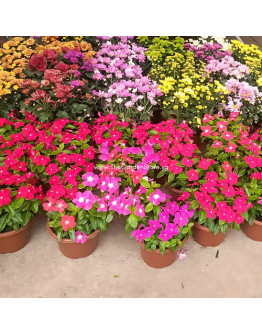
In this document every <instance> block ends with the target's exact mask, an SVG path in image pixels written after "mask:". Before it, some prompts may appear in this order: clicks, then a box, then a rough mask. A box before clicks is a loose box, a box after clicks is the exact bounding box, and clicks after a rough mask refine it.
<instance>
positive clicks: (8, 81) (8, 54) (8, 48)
mask: <svg viewBox="0 0 262 334" xmlns="http://www.w3.org/2000/svg"><path fill="white" fill-rule="evenodd" d="M58 37H59V36H43V37H42V41H43V42H44V45H40V44H36V42H35V40H34V39H33V38H29V39H27V40H25V39H23V38H22V37H14V38H13V39H11V40H9V41H8V42H6V43H4V44H3V48H0V98H1V97H2V96H4V95H7V94H11V93H12V92H14V91H16V90H17V89H18V88H19V85H20V83H21V82H22V81H23V78H25V77H26V76H25V74H24V73H23V69H24V67H25V66H26V65H27V64H28V62H29V59H30V57H31V55H32V54H33V53H40V54H42V53H43V52H44V50H46V49H54V50H55V51H56V52H57V54H60V53H61V52H62V48H63V47H67V48H68V49H70V50H72V49H74V48H76V47H77V48H79V49H80V50H81V51H82V52H83V53H84V54H85V60H89V59H91V58H92V57H93V56H94V55H95V54H96V52H95V51H94V50H93V48H92V45H91V44H90V43H87V42H86V41H81V40H82V36H79V37H76V38H75V40H73V41H69V42H60V41H58V40H57V38H58Z"/></svg>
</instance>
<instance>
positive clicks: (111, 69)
mask: <svg viewBox="0 0 262 334" xmlns="http://www.w3.org/2000/svg"><path fill="white" fill-rule="evenodd" d="M98 37H100V39H101V40H102V41H103V42H104V43H102V44H101V48H100V50H99V51H98V53H97V55H96V56H95V57H94V58H93V59H91V60H90V61H89V62H90V66H92V68H93V69H94V75H93V77H92V78H93V79H94V80H96V84H95V87H94V88H95V89H94V90H93V94H94V95H95V96H96V99H98V100H99V102H101V108H102V110H103V112H104V113H105V114H108V113H111V112H113V113H114V114H115V115H117V116H118V117H119V119H121V120H124V121H130V119H131V118H132V119H134V120H135V121H136V122H138V123H141V122H144V121H147V120H149V119H150V117H151V116H152V115H153V107H154V106H155V105H157V100H158V97H159V96H161V95H162V92H161V91H160V89H158V83H157V82H155V81H151V80H150V79H149V78H148V77H147V76H144V75H143V70H142V68H141V66H140V64H143V63H144V62H145V59H146V57H145V55H144V51H145V50H146V49H145V48H143V47H139V46H138V45H137V44H136V43H134V42H133V41H132V36H123V37H121V42H118V43H116V44H113V43H111V38H109V37H108V38H107V37H106V36H98Z"/></svg>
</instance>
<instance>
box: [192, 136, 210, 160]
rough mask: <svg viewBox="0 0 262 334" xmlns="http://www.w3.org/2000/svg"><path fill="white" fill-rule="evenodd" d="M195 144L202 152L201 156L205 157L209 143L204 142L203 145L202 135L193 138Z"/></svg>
mask: <svg viewBox="0 0 262 334" xmlns="http://www.w3.org/2000/svg"><path fill="white" fill-rule="evenodd" d="M193 140H194V143H195V144H196V145H197V146H198V148H199V150H200V151H201V154H200V155H201V156H204V155H205V153H206V147H207V142H206V141H204V142H203V143H201V137H200V135H195V136H193Z"/></svg>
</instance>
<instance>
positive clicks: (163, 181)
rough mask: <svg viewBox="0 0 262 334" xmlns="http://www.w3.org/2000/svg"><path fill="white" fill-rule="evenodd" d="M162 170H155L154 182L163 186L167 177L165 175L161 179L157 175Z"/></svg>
mask: <svg viewBox="0 0 262 334" xmlns="http://www.w3.org/2000/svg"><path fill="white" fill-rule="evenodd" d="M161 170H162V169H155V170H154V181H155V182H156V183H158V184H161V186H162V185H163V184H164V183H165V182H166V176H165V175H163V176H161V177H159V178H157V175H158V173H159V172H161Z"/></svg>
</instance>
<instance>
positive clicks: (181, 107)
mask: <svg viewBox="0 0 262 334" xmlns="http://www.w3.org/2000/svg"><path fill="white" fill-rule="evenodd" d="M261 59H262V52H261V51H260V50H259V49H258V48H257V47H256V46H255V45H251V46H249V45H245V44H243V43H240V42H239V41H231V42H228V41H227V40H226V39H225V37H224V36H221V37H216V36H200V37H196V38H194V39H191V38H188V39H187V40H184V38H182V37H168V36H157V37H147V36H139V37H134V36H32V37H30V38H23V37H13V38H11V39H9V40H8V41H7V42H5V43H3V45H1V46H0V117H3V118H0V254H3V253H8V252H15V251H18V250H19V249H21V248H22V247H24V246H25V245H26V243H27V242H28V240H29V238H30V228H31V223H32V221H33V219H34V218H35V216H36V215H37V213H38V212H41V210H42V208H43V212H44V213H45V214H46V216H47V231H48V232H49V234H50V235H51V236H52V237H53V238H54V239H55V240H56V241H57V243H58V246H59V248H60V251H61V252H62V254H64V255H65V256H67V257H69V258H72V259H77V258H81V257H87V256H88V255H90V254H92V253H93V252H94V251H95V249H96V247H97V245H98V238H99V234H100V232H105V231H107V230H108V228H109V225H110V224H113V223H114V220H113V218H114V216H119V218H120V219H121V220H122V225H123V230H124V231H125V232H130V234H131V236H132V237H133V238H135V239H136V240H137V242H138V243H139V247H140V252H141V256H142V258H143V260H144V261H145V263H146V264H148V265H149V266H151V267H154V268H163V267H166V266H169V265H171V264H172V263H173V262H174V261H175V260H176V258H177V256H178V253H179V252H180V249H181V247H182V246H183V244H184V243H185V242H186V240H187V238H188V237H189V236H191V235H192V236H193V238H194V239H195V241H196V242H198V243H199V244H200V245H202V246H211V247H214V246H218V245H219V244H221V243H222V242H223V241H224V240H225V238H226V233H227V231H228V230H229V229H236V230H237V231H239V230H240V229H241V228H242V229H243V231H244V233H245V234H246V235H247V236H248V237H249V238H251V239H253V240H256V241H262V158H261V155H262V153H261V152H262V150H261V142H262V130H261V121H262V66H261ZM170 195H171V196H170ZM35 222H36V223H37V218H36V219H35ZM109 234H110V233H109Z"/></svg>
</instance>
